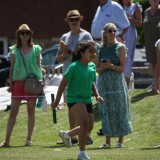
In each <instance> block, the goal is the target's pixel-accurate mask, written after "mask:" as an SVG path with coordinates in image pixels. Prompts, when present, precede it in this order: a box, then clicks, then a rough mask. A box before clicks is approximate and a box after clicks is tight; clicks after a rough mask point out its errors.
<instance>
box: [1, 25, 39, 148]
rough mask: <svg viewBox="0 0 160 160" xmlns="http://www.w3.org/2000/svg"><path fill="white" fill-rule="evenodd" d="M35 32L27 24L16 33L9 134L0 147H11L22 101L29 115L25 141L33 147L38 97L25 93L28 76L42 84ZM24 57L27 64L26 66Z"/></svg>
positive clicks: (9, 89)
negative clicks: (33, 41)
mask: <svg viewBox="0 0 160 160" xmlns="http://www.w3.org/2000/svg"><path fill="white" fill-rule="evenodd" d="M32 35H33V31H32V30H30V28H29V26H28V25H27V24H22V25H21V26H20V27H19V29H18V30H17V31H16V38H17V44H16V45H13V46H11V47H10V53H11V69H10V77H9V79H10V87H9V88H8V91H9V92H11V96H12V99H11V109H10V115H9V119H8V124H7V133H6V138H5V140H4V141H3V142H2V143H1V144H0V147H10V137H11V133H12V131H13V128H14V125H15V123H16V117H17V114H18V111H19V106H20V104H21V101H22V100H26V101H27V114H28V124H27V127H28V132H27V137H26V140H25V146H31V145H32V142H31V138H32V132H33V128H34V125H35V106H36V100H37V96H38V95H33V94H28V93H26V92H25V91H24V79H25V78H26V77H27V72H26V68H27V70H28V72H29V73H28V74H32V75H34V76H36V77H37V79H38V80H39V83H42V72H41V68H40V52H41V50H42V49H41V47H40V46H39V45H33V43H32ZM22 56H23V58H24V61H25V62H26V68H25V66H24V63H23V60H22Z"/></svg>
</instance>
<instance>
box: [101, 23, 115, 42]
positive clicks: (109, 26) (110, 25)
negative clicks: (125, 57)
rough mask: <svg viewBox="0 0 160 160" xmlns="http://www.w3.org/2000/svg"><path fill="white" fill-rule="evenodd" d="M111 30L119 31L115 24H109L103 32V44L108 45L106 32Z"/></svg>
mask: <svg viewBox="0 0 160 160" xmlns="http://www.w3.org/2000/svg"><path fill="white" fill-rule="evenodd" d="M109 28H115V29H117V27H116V25H115V24H113V23H107V24H106V25H105V26H104V28H103V31H102V34H103V44H105V43H107V37H106V35H105V32H106V31H107V30H108V29H109Z"/></svg>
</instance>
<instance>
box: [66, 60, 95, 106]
mask: <svg viewBox="0 0 160 160" xmlns="http://www.w3.org/2000/svg"><path fill="white" fill-rule="evenodd" d="M64 77H65V78H66V79H67V80H68V85H67V89H66V101H67V103H76V102H82V103H85V104H88V103H91V102H92V84H93V82H94V81H95V80H96V66H95V64H94V63H93V62H90V63H89V64H88V65H84V64H83V63H81V61H79V60H78V61H75V62H73V63H71V64H70V65H69V67H68V69H67V70H66V72H65V74H64Z"/></svg>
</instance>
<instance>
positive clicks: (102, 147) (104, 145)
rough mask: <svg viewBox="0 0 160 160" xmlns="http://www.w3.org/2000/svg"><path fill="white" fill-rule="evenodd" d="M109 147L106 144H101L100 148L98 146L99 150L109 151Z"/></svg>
mask: <svg viewBox="0 0 160 160" xmlns="http://www.w3.org/2000/svg"><path fill="white" fill-rule="evenodd" d="M110 148H111V147H110V146H109V145H108V144H103V145H102V146H99V149H110Z"/></svg>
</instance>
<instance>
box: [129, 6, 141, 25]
mask: <svg viewBox="0 0 160 160" xmlns="http://www.w3.org/2000/svg"><path fill="white" fill-rule="evenodd" d="M134 15H135V18H132V17H130V16H129V15H127V16H128V20H129V21H130V22H131V23H132V24H134V25H135V26H136V27H141V26H142V12H141V9H140V7H139V6H138V5H137V7H136V10H135V14H134Z"/></svg>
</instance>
